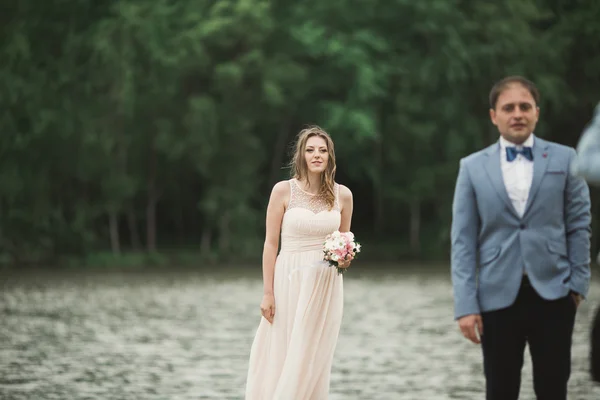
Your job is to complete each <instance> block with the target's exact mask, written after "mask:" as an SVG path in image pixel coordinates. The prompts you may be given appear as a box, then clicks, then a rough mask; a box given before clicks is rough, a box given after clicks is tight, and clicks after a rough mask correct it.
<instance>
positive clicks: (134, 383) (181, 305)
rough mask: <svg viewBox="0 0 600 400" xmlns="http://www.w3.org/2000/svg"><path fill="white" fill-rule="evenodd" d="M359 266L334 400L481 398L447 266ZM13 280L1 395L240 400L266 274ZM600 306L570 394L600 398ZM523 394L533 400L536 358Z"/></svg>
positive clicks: (7, 279)
mask: <svg viewBox="0 0 600 400" xmlns="http://www.w3.org/2000/svg"><path fill="white" fill-rule="evenodd" d="M359 265H360V264H358V263H357V266H356V267H354V268H353V269H352V270H351V271H349V273H348V274H346V276H345V283H344V285H345V288H344V292H345V306H344V320H343V324H342V329H341V333H340V337H339V342H338V347H337V350H336V356H335V360H334V366H333V370H332V381H331V394H330V399H331V400H341V399H344V400H353V399H366V400H367V399H368V400H370V399H377V400H381V399H390V400H401V399H407V400H408V399H410V400H415V399H428V400H437V399H439V400H444V399H462V400H467V399H477V400H480V399H482V398H484V395H483V393H484V392H483V388H484V378H483V371H482V362H481V351H480V348H479V347H478V346H475V345H473V344H470V343H469V342H467V341H466V340H465V339H463V337H462V336H461V335H460V333H459V331H458V328H457V326H456V323H455V322H454V321H453V319H452V290H451V285H450V280H449V274H448V272H447V271H446V270H442V271H440V270H437V269H436V270H435V272H433V271H429V269H427V268H425V267H422V268H411V269H410V270H408V269H400V267H396V268H388V269H387V270H373V269H369V268H367V267H365V266H362V265H360V269H359V267H358V266H359ZM2 276H3V278H2V279H3V281H4V284H3V289H2V292H1V293H0V317H1V324H0V399H6V400H9V399H11V400H12V399H14V400H21V399H22V400H25V399H27V400H37V399H39V400H42V399H60V400H70V399H81V400H84V399H102V400H108V399H128V400H131V399H144V400H158V399H161V400H162V399H165V400H167V399H168V400H178V399H179V400H187V399H190V400H191V399H195V400H197V399H207V400H208V399H210V400H212V399H215V400H217V399H232V400H233V399H236V400H238V399H243V393H244V385H245V379H246V368H247V363H248V355H249V349H250V345H251V343H252V339H253V337H254V332H255V330H256V328H257V326H258V323H259V318H260V313H259V307H258V305H259V303H260V300H261V295H262V283H261V281H260V268H259V267H249V268H245V269H231V268H226V267H215V268H214V269H213V270H210V269H207V268H204V269H203V270H201V271H171V272H169V271H162V272H156V271H153V272H129V273H123V272H110V271H106V272H90V271H87V272H77V273H73V272H64V271H63V272H53V273H48V272H45V273H32V272H29V273H27V274H20V275H16V274H15V273H12V274H11V275H8V274H7V273H4V274H3V275H2ZM599 304H600V282H598V281H595V282H594V283H593V286H592V290H591V292H590V299H589V301H587V302H585V303H584V304H583V305H582V306H581V307H580V309H579V311H578V315H577V319H576V327H575V333H574V342H573V372H572V375H571V380H570V397H569V398H571V399H577V400H586V399H590V400H591V399H598V398H600V388H598V387H597V386H594V385H592V383H591V382H590V380H589V373H588V368H589V360H588V352H589V344H588V341H589V336H588V335H589V326H590V323H591V320H592V318H593V311H594V310H595V309H596V307H598V306H599ZM521 393H522V396H521V398H522V399H533V398H534V396H533V389H532V381H531V362H530V359H529V358H528V357H526V358H525V366H524V369H523V385H522V390H521ZM290 400H292V399H290Z"/></svg>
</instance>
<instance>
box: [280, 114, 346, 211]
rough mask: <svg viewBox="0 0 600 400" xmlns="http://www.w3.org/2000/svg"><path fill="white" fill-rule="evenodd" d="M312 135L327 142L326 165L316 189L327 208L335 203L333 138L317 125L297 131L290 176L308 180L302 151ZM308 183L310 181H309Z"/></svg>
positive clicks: (330, 207)
mask: <svg viewBox="0 0 600 400" xmlns="http://www.w3.org/2000/svg"><path fill="white" fill-rule="evenodd" d="M313 136H317V137H320V138H323V139H324V140H325V143H326V144H327V153H328V154H329V158H328V160H327V167H326V168H325V171H323V173H322V174H321V186H320V188H319V191H318V195H319V196H321V197H323V198H324V200H325V202H326V203H327V205H328V206H329V209H330V210H331V209H332V208H333V205H334V203H335V193H334V191H333V187H334V183H335V170H336V165H335V150H334V147H333V140H331V137H330V136H329V134H328V133H327V132H325V131H324V130H323V129H321V128H320V127H318V126H310V127H308V128H306V129H303V130H301V131H300V133H298V137H297V139H296V144H295V146H294V156H293V157H292V160H291V162H290V167H291V176H292V178H296V179H298V180H299V181H302V180H305V181H306V182H307V183H309V182H308V165H307V164H306V159H305V158H304V152H305V151H306V142H307V141H308V139H310V138H311V137H313ZM309 184H310V183H309Z"/></svg>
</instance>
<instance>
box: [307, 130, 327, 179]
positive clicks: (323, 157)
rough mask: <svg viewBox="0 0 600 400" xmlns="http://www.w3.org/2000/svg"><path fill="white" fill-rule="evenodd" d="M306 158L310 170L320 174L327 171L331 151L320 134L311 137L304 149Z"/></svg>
mask: <svg viewBox="0 0 600 400" xmlns="http://www.w3.org/2000/svg"><path fill="white" fill-rule="evenodd" d="M304 159H305V160H306V165H307V167H308V171H309V172H311V173H317V174H319V173H322V172H323V171H325V169H326V168H327V161H329V151H328V149H327V142H326V141H325V139H323V138H322V137H319V136H312V137H309V138H308V140H307V141H306V148H305V149H304Z"/></svg>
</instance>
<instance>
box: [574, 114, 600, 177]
mask: <svg viewBox="0 0 600 400" xmlns="http://www.w3.org/2000/svg"><path fill="white" fill-rule="evenodd" d="M577 153H578V157H577V158H576V159H575V161H574V162H573V173H574V174H576V175H579V176H581V177H583V178H584V179H585V180H587V181H588V182H589V183H590V184H593V185H600V104H598V105H597V106H596V115H595V116H594V118H593V120H592V122H591V123H590V125H588V127H587V128H586V129H585V131H584V132H583V135H582V136H581V139H580V140H579V144H578V145H577Z"/></svg>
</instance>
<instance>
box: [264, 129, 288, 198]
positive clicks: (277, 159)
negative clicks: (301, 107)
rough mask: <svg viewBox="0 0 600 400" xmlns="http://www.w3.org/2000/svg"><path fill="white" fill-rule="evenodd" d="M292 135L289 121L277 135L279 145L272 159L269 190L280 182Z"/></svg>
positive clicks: (274, 150)
mask: <svg viewBox="0 0 600 400" xmlns="http://www.w3.org/2000/svg"><path fill="white" fill-rule="evenodd" d="M289 133H290V123H289V120H288V119H285V121H284V122H283V123H282V124H281V128H280V129H279V134H278V135H277V143H275V147H274V148H273V152H274V153H273V156H272V157H271V172H270V173H269V189H270V188H272V187H273V186H274V185H275V184H276V183H277V181H278V180H279V173H280V170H281V167H282V165H283V162H284V160H285V156H286V154H285V146H286V144H287V140H288V137H289Z"/></svg>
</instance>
